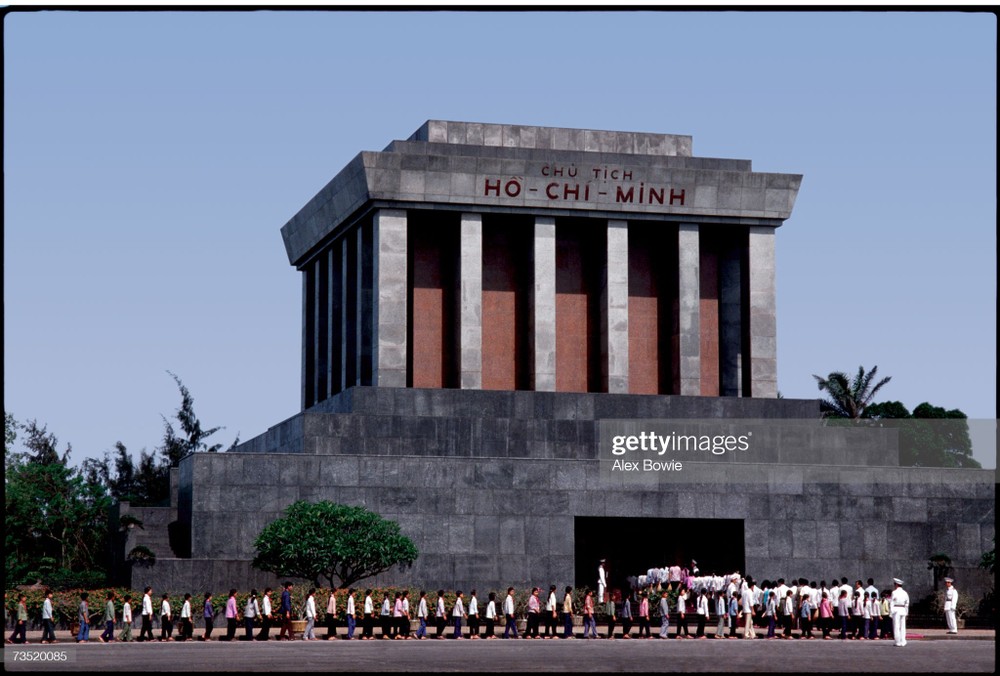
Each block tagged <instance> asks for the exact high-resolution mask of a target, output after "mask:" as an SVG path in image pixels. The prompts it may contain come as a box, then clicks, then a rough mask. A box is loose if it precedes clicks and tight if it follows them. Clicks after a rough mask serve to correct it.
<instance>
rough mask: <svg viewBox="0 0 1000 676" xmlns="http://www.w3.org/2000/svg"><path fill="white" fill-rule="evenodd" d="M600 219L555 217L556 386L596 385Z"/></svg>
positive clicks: (574, 388)
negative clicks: (593, 220)
mask: <svg viewBox="0 0 1000 676" xmlns="http://www.w3.org/2000/svg"><path fill="white" fill-rule="evenodd" d="M599 225H603V223H598V222H589V221H583V220H578V219H566V220H561V219H560V220H557V221H556V391H558V392H597V391H600V388H601V368H600V367H601V364H600V358H601V334H600V331H601V312H600V302H601V295H600V293H601V261H602V258H601V255H602V252H603V248H602V247H606V244H605V243H604V241H603V240H602V238H601V235H602V234H604V231H603V229H601V228H599V227H598V226H599Z"/></svg>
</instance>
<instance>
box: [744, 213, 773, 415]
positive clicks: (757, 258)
mask: <svg viewBox="0 0 1000 676" xmlns="http://www.w3.org/2000/svg"><path fill="white" fill-rule="evenodd" d="M748 239H749V243H748V244H749V246H748V248H749V268H750V269H749V277H750V327H749V329H750V396H752V397H765V398H774V397H777V396H778V359H777V356H778V345H777V330H776V329H777V319H776V314H775V286H774V228H769V227H765V226H750V230H749V237H748Z"/></svg>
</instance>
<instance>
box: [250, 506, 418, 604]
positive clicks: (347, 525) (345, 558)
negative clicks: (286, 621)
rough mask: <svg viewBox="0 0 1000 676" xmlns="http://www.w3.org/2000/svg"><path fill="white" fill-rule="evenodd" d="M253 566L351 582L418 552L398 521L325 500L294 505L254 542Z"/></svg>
mask: <svg viewBox="0 0 1000 676" xmlns="http://www.w3.org/2000/svg"><path fill="white" fill-rule="evenodd" d="M254 547H255V548H256V550H257V553H256V555H255V556H254V560H253V565H254V567H256V568H259V569H260V570H266V571H270V572H273V573H275V574H276V575H279V576H289V577H299V578H304V579H306V580H312V581H313V582H314V583H315V584H316V586H320V584H321V583H320V579H321V578H322V579H326V580H327V581H328V582H329V584H330V586H334V582H335V578H336V579H337V580H339V581H340V586H349V585H351V584H354V583H355V582H357V581H358V580H363V579H365V578H367V577H371V576H373V575H377V574H379V573H381V572H383V571H386V570H388V569H389V568H391V567H393V566H396V565H400V566H408V565H410V564H412V563H413V562H414V561H415V560H416V558H417V555H418V552H417V548H416V546H415V545H414V544H413V542H412V541H411V540H410V539H409V538H408V537H406V536H405V535H403V534H401V533H400V532H399V524H397V523H396V522H394V521H389V520H387V519H383V518H382V517H381V516H379V515H378V514H375V513H374V512H369V511H368V510H367V509H365V508H363V507H349V506H347V505H339V504H336V503H333V502H329V501H327V500H323V501H321V502H316V503H310V502H306V501H304V500H299V501H298V502H294V503H292V504H291V505H290V506H289V507H288V508H287V509H286V510H285V515H284V516H283V517H281V518H279V519H276V520H274V521H272V522H271V523H269V524H268V525H267V526H265V527H264V529H263V530H262V531H261V532H260V535H258V536H257V539H256V540H255V541H254Z"/></svg>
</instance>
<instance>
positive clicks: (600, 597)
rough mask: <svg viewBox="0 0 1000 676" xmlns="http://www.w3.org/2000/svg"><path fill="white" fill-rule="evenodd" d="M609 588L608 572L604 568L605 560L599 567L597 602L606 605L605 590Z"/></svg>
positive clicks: (602, 560)
mask: <svg viewBox="0 0 1000 676" xmlns="http://www.w3.org/2000/svg"><path fill="white" fill-rule="evenodd" d="M607 586H608V571H607V570H605V568H604V559H601V562H600V563H599V564H598V566H597V602H598V603H604V590H605V589H606V588H607Z"/></svg>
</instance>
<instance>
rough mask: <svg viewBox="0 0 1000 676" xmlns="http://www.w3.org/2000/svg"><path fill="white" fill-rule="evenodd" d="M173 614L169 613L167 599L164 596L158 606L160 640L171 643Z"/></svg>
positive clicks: (172, 638) (168, 601)
mask: <svg viewBox="0 0 1000 676" xmlns="http://www.w3.org/2000/svg"><path fill="white" fill-rule="evenodd" d="M173 617H174V616H173V614H172V613H171V612H170V600H169V597H168V596H167V595H166V594H164V595H163V602H162V603H161V604H160V640H161V641H173V640H174V637H173V633H174V623H173Z"/></svg>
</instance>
